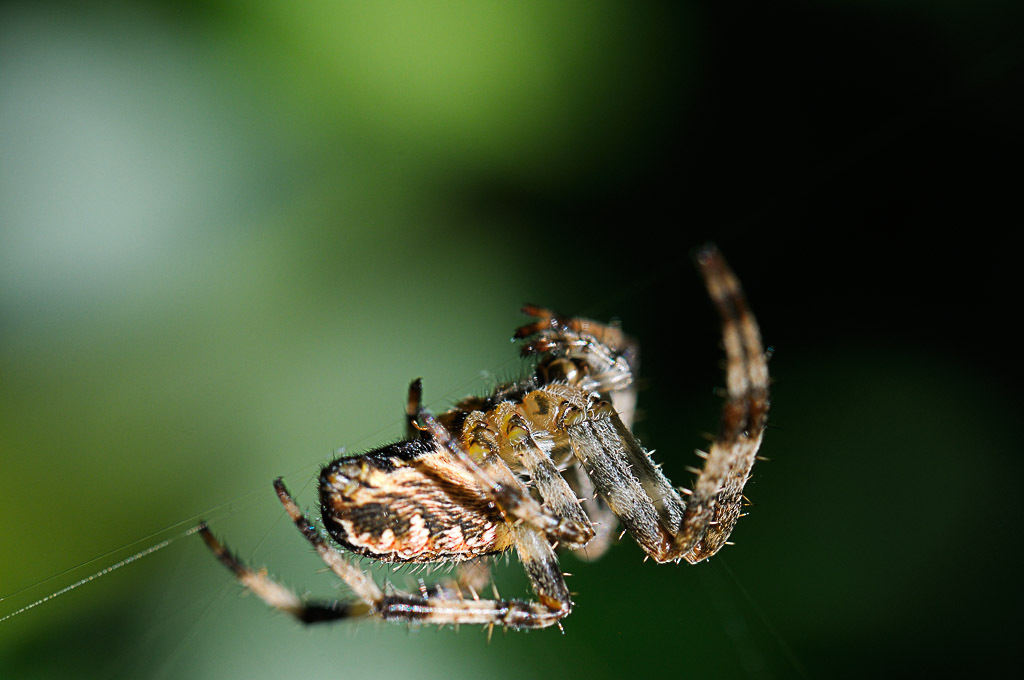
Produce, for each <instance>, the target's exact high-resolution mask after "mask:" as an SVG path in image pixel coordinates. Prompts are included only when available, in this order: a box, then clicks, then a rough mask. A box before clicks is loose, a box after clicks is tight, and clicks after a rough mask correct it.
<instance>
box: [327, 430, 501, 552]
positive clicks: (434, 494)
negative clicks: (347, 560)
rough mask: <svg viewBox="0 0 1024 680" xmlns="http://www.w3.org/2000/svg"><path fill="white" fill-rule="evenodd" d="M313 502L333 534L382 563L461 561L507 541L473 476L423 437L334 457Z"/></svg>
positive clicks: (496, 548) (498, 517)
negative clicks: (337, 457) (362, 452)
mask: <svg viewBox="0 0 1024 680" xmlns="http://www.w3.org/2000/svg"><path fill="white" fill-rule="evenodd" d="M320 503H321V515H322V518H323V521H324V525H325V526H326V528H327V531H328V533H330V535H331V536H332V537H333V538H334V540H336V541H337V542H338V543H340V544H341V545H343V546H345V547H346V548H349V549H350V550H352V551H353V552H356V553H359V554H361V555H366V556H368V557H373V558H374V559H377V560H382V561H385V562H434V561H442V560H443V561H462V560H467V559H472V558H474V557H479V556H480V555H486V554H489V553H495V552H501V551H503V550H506V549H507V548H509V547H510V546H511V544H512V538H511V536H510V535H509V532H508V529H507V527H506V525H505V523H504V522H503V520H502V517H501V513H500V512H498V511H497V510H496V509H495V508H494V507H493V505H492V504H490V503H489V501H488V500H487V498H486V497H485V495H484V491H483V490H482V489H480V488H479V486H478V485H477V483H476V480H474V479H473V478H472V477H471V476H470V475H469V474H468V473H467V472H466V470H465V468H463V467H461V466H459V465H457V464H455V463H454V462H453V461H452V460H451V456H450V455H448V454H447V452H445V451H443V450H442V449H441V448H440V447H438V446H437V445H436V444H434V442H432V441H429V440H412V441H404V442H398V443H396V444H391V445H390V446H385V447H383V448H380V449H377V450H375V451H371V452H370V453H367V454H364V455H361V456H355V457H352V458H339V459H337V460H335V461H333V462H332V463H330V464H329V465H327V466H326V467H325V468H324V469H323V471H322V472H321V474H320Z"/></svg>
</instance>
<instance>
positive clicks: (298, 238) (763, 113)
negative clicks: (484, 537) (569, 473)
mask: <svg viewBox="0 0 1024 680" xmlns="http://www.w3.org/2000/svg"><path fill="white" fill-rule="evenodd" d="M1017 5H1018V3H1010V2H1005V3H1001V2H974V3H969V4H966V3H953V2H931V3H923V2H913V1H911V0H906V1H904V2H885V3H883V2H872V1H871V0H845V1H832V2H826V1H824V0H822V1H819V2H792V1H783V2H773V3H760V2H739V3H721V2H711V1H710V0H708V1H706V2H686V3H675V4H665V5H661V4H643V5H638V4H635V3H634V4H627V3H614V2H579V3H540V2H537V3H532V2H516V3H507V2H471V3H470V2H467V3H413V2H390V3H372V4H371V3H331V2H306V3H276V2H258V1H257V2H244V3H243V2H233V1H231V0H219V1H217V0H214V1H213V2H205V3H200V2H185V3H177V2H170V1H163V2H161V1H155V0H154V1H151V2H136V3H106V2H105V3H99V2H86V3H81V2H78V3H60V2H36V3H10V2H5V3H2V4H0V386H2V387H0V480H2V481H3V484H4V491H5V493H4V494H3V497H2V501H0V504H2V505H0V508H2V517H3V521H2V522H0V597H3V599H2V600H0V618H3V617H4V616H7V615H9V614H11V613H12V612H16V611H18V610H19V609H21V608H22V607H25V606H27V605H30V604H31V603H32V602H34V601H36V600H38V599H40V598H44V597H46V596H47V595H49V594H50V593H53V592H56V591H59V590H62V589H64V588H66V587H68V586H70V585H72V584H74V583H75V582H77V581H78V580H80V579H83V578H86V577H88V576H89V575H90V574H93V573H95V572H97V571H100V570H101V569H104V568H106V567H108V566H110V565H112V564H116V563H117V562H118V561H120V560H122V559H124V558H126V557H128V556H130V555H132V554H133V553H135V552H137V551H141V550H144V549H145V548H147V547H149V546H151V545H154V544H156V543H158V542H159V541H162V540H171V541H172V542H171V543H170V545H169V546H168V547H166V548H165V549H163V550H161V551H159V552H156V553H155V554H152V555H150V556H147V557H145V558H143V559H141V560H139V561H138V562H135V563H133V564H131V565H129V566H127V567H125V568H123V569H119V570H116V571H114V572H112V573H110V574H109V575H107V576H105V577H103V578H100V579H97V580H94V581H92V582H90V583H88V584H87V585H85V586H84V587H81V588H77V589H75V590H72V591H70V592H68V593H66V594H63V595H61V596H59V597H58V598H55V599H53V600H52V601H50V602H46V603H44V604H42V605H41V606H38V607H35V608H32V609H30V610H28V611H25V612H24V613H21V614H19V615H17V616H15V617H13V618H9V619H7V620H4V621H2V622H0V676H2V677H4V678H8V677H10V678H50V677H69V676H71V677H96V678H108V677H126V678H224V677H253V678H263V677H268V678H269V677H280V676H284V675H288V676H293V677H300V676H301V677H325V676H330V677H334V676H341V675H344V676H346V677H367V676H370V675H373V676H375V677H380V676H383V677H406V676H407V677H413V676H415V677H417V678H435V677H436V678H458V677H472V676H480V675H484V674H486V675H487V676H489V677H495V678H505V677H507V678H521V677H559V678H567V677H588V678H604V677H609V678H611V677H616V678H621V677H631V676H633V675H636V674H641V675H643V676H644V677H647V676H654V675H655V674H658V675H662V676H665V675H669V676H686V677H754V678H768V677H800V676H809V677H844V676H849V677H860V676H862V675H864V674H868V673H870V674H871V675H875V676H878V675H883V676H884V675H888V674H894V675H895V674H904V673H906V672H908V671H918V672H924V673H931V674H945V673H954V672H970V673H971V674H972V675H974V674H978V673H980V674H983V675H988V674H990V672H993V671H995V670H997V669H999V668H1000V667H1002V666H1003V665H1004V664H1010V663H1016V661H1017V657H1018V656H1019V653H1018V652H1017V651H1016V650H1015V647H1014V646H1015V645H1016V644H1017V640H1018V639H1019V633H1020V630H1019V624H1018V623H1017V619H1018V612H1019V611H1020V605H1021V593H1020V586H1019V579H1018V578H1017V574H1016V567H1017V565H1018V564H1019V553H1020V549H1019V540H1017V539H1016V538H1014V537H1015V536H1017V535H1018V534H1019V530H1018V529H1017V527H1016V526H1015V520H1016V517H1017V515H1018V514H1019V511H1018V508H1019V502H1018V501H1019V497H1020V496H1019V492H1018V490H1017V479H1018V478H1019V476H1020V473H1021V465H1020V459H1019V456H1018V454H1019V452H1020V445H1019V443H1017V441H1018V440H1017V438H1016V434H1017V432H1016V430H1017V427H1016V422H1017V420H1019V415H1018V416H1014V414H1015V413H1018V412H1019V396H1017V391H1016V390H1017V385H1018V381H1019V379H1020V359H1019V357H1018V356H1017V355H1018V354H1019V353H1018V352H1016V350H1015V348H1014V346H1013V345H1012V344H1010V343H1009V342H1008V339H1004V335H1005V334H1006V331H1007V326H1006V323H1007V318H1008V317H1010V318H1012V313H1013V312H1014V311H1015V310H1016V309H1017V307H1019V301H1017V300H1015V299H1011V296H1010V295H1009V292H1010V291H1012V290H1013V289H1014V288H1015V283H1016V280H1017V278H1018V277H1017V276H1016V269H1017V267H1016V259H1017V257H1018V253H1019V248H1018V247H1017V246H1018V240H1017V230H1018V229H1019V228H1020V225H1021V223H1022V220H1021V210H1020V182H1019V173H1017V174H1016V175H1015V174H1014V173H1008V172H1007V171H1006V170H1004V167H1005V165H1004V164H1005V163H1010V164H1012V165H1019V159H1020V158H1021V156H1022V153H1021V152H1022V151H1024V148H1022V147H1024V134H1022V124H1021V121H1022V120H1024V110H1022V106H1021V91H1022V90H1021V79H1020V73H1021V67H1022V63H1024V59H1022V56H1024V55H1022V51H1024V48H1022V45H1021V41H1020V39H1019V38H1020V35H1021V33H1020V28H1021V23H1020V11H1019V9H1017ZM1014 170H1015V171H1016V169H1014ZM707 240H713V241H715V242H716V243H718V244H719V245H720V247H721V248H722V250H723V251H724V252H725V254H726V256H727V257H728V258H729V259H730V261H731V262H732V264H733V266H734V268H735V269H736V270H737V272H738V273H739V275H740V277H741V279H742V280H743V281H744V284H745V286H746V288H747V290H748V293H749V297H750V300H751V303H752V305H753V307H754V309H755V311H756V313H757V314H758V316H759V318H760V321H761V323H762V327H763V331H764V334H765V339H766V342H767V343H769V344H771V345H773V346H774V347H775V349H776V353H775V357H774V359H773V360H772V366H771V368H772V372H773V375H774V376H775V379H776V381H777V382H776V384H775V390H774V395H773V396H774V409H773V425H774V427H773V429H772V430H771V431H770V432H769V433H768V435H767V437H766V444H765V449H764V454H765V455H766V456H768V457H769V458H771V459H772V461H771V462H769V463H762V464H759V465H758V466H757V467H756V468H755V476H754V480H753V482H752V484H751V485H750V486H749V487H748V496H750V498H751V499H752V500H753V502H754V507H753V508H752V509H751V514H750V516H749V517H747V518H746V519H744V521H743V522H742V523H741V524H740V526H739V528H738V530H737V531H736V533H735V534H734V540H735V542H736V544H737V545H736V546H735V547H732V548H730V549H728V550H727V551H725V553H724V554H722V555H721V556H719V557H718V558H716V559H715V560H713V561H711V562H710V563H707V564H703V565H700V566H697V567H687V566H656V565H653V564H650V563H647V564H644V563H642V559H641V558H642V554H641V553H640V551H639V549H637V548H636V547H635V546H634V545H633V544H632V543H631V542H630V540H629V539H628V538H627V539H624V540H623V541H622V542H621V545H620V546H618V547H617V548H616V549H614V550H612V551H611V552H610V553H609V554H608V555H607V556H606V557H605V558H603V559H602V560H600V561H598V562H595V563H593V564H582V563H579V562H577V561H575V560H574V559H573V558H571V557H567V558H566V559H565V569H566V571H569V572H572V573H573V574H574V576H573V577H572V578H571V579H570V587H571V588H572V589H573V590H574V591H575V592H576V593H577V595H576V603H577V608H576V611H575V612H574V613H573V614H572V616H571V617H570V618H569V619H568V620H567V621H566V622H565V626H566V633H565V635H564V636H563V635H560V634H559V632H558V631H557V630H547V631H540V632H535V633H530V634H524V633H515V634H513V633H509V634H508V635H501V634H496V635H495V637H494V639H493V641H492V642H491V643H490V645H488V644H487V643H486V640H485V636H484V635H483V634H482V633H481V632H480V631H478V630H476V629H472V628H465V627H464V628H462V629H461V630H460V631H458V632H455V631H452V630H447V629H446V630H441V631H435V630H433V629H429V630H413V631H408V630H406V629H405V628H403V627H400V626H387V625H383V624H378V623H373V622H362V623H353V624H351V625H347V624H342V625H334V626H326V627H317V628H311V629H306V628H302V627H300V626H299V625H298V624H296V623H295V622H293V621H292V620H291V619H289V618H288V617H286V616H284V615H281V614H279V613H275V612H271V611H269V610H268V609H267V608H266V607H265V606H264V605H262V603H260V602H259V601H258V600H257V599H256V598H254V597H246V596H243V595H242V594H241V591H240V589H239V588H238V586H237V585H236V584H235V583H234V582H233V581H232V580H231V578H230V576H229V575H228V573H227V572H226V571H225V570H224V569H223V568H222V567H221V566H220V565H219V564H217V563H216V562H215V561H214V560H213V559H212V558H211V556H210V555H209V554H208V553H207V552H206V550H205V549H204V548H203V547H202V545H201V543H200V541H199V540H198V539H197V538H196V537H194V536H192V537H187V538H179V537H180V536H181V535H182V534H183V532H185V531H186V530H187V529H188V528H189V527H190V526H192V525H194V523H195V522H196V521H197V519H198V518H199V517H205V518H207V519H209V520H210V521H211V523H212V525H213V527H214V529H215V530H216V531H217V533H218V534H219V535H220V536H222V537H225V539H226V540H227V542H228V543H229V544H230V545H231V546H232V547H234V548H235V549H236V550H237V551H238V552H239V553H240V554H241V555H242V556H243V557H244V558H245V559H246V560H248V561H250V562H251V563H254V564H265V565H267V566H268V567H269V569H270V570H271V572H272V573H274V574H276V575H278V576H279V577H280V578H281V579H282V580H283V581H284V582H286V583H288V584H291V585H294V586H295V587H297V588H299V589H300V590H303V589H308V590H309V591H310V592H313V593H318V594H324V595H330V594H339V595H343V593H342V592H339V591H337V590H336V588H337V585H336V582H335V580H334V579H332V578H331V577H330V576H329V575H327V574H324V573H322V564H321V563H320V562H319V561H318V560H317V559H316V557H315V556H314V555H312V554H311V552H310V550H309V549H308V548H307V547H306V545H305V544H304V543H303V541H302V539H301V537H300V536H299V535H298V534H297V533H296V532H295V531H294V529H293V528H292V527H290V526H288V525H287V523H286V522H284V521H282V518H281V515H282V513H281V511H280V506H279V504H278V503H277V502H276V500H275V498H274V495H273V492H272V489H271V487H270V481H271V480H272V479H273V478H275V477H276V476H279V475H284V476H285V477H286V479H287V481H288V482H289V484H290V486H291V487H292V490H293V491H295V492H296V493H298V494H299V496H300V498H301V500H302V502H303V503H304V504H307V505H313V503H314V498H315V488H314V483H313V481H312V480H313V479H314V475H315V473H316V470H317V468H318V466H319V465H321V464H323V463H324V462H326V461H327V460H329V459H330V458H331V457H332V455H333V454H334V452H335V450H336V449H338V448H339V447H344V448H345V449H346V450H347V451H349V452H358V451H360V450H365V449H367V448H370V447H374V446H378V445H381V444H384V443H386V442H388V441H391V440H393V439H395V438H396V437H398V436H399V434H400V432H401V419H400V414H401V410H402V407H403V402H404V395H405V389H406V386H407V384H408V381H409V380H410V379H411V378H414V377H417V376H422V377H423V379H424V384H425V389H426V398H427V401H428V403H429V404H430V405H431V406H432V407H433V408H436V409H439V410H440V409H444V408H445V407H446V406H447V405H448V404H450V403H451V401H452V400H455V399H457V398H459V397H461V396H463V395H464V394H466V393H469V392H473V391H481V390H486V389H488V386H489V385H493V384H494V382H495V381H497V380H501V379H504V378H507V377H509V376H512V375H515V374H516V373H517V371H519V370H520V368H521V365H520V363H519V361H518V360H517V359H516V357H515V351H514V348H513V347H512V346H511V345H510V344H509V342H508V338H509V336H510V334H511V331H512V329H513V328H514V327H515V326H516V325H518V324H519V323H520V322H521V317H519V315H518V314H517V312H516V310H517V308H518V307H519V305H521V304H522V303H523V302H527V301H529V302H536V303H539V304H544V305H547V306H551V307H554V308H556V309H561V310H564V311H567V312H571V313H579V314H585V315H590V316H594V317H596V318H601V319H606V318H612V317H617V318H621V319H622V320H623V323H624V325H625V327H626V328H627V329H629V330H630V331H631V332H632V333H633V334H634V335H636V337H637V338H638V339H639V340H640V342H641V346H642V348H643V351H644V363H643V369H642V374H643V386H644V390H643V392H642V393H641V397H640V405H641V408H642V411H643V413H642V414H641V419H640V421H639V422H638V424H637V431H638V433H639V435H640V437H641V439H642V441H643V442H644V443H645V444H646V445H647V446H648V447H649V448H654V449H656V450H657V453H656V456H657V457H658V458H659V459H660V460H661V461H663V462H664V463H665V469H666V470H667V472H668V473H669V475H670V476H671V477H673V478H674V479H675V480H676V481H677V482H678V483H680V484H682V483H685V482H686V481H687V477H688V474H687V473H686V472H685V470H684V468H685V466H687V465H690V464H693V463H694V462H695V458H694V456H693V454H692V450H693V449H694V448H695V447H698V446H702V445H703V441H704V440H703V439H702V438H701V436H700V433H701V432H706V431H711V430H713V429H714V428H715V427H716V423H717V417H718V416H717V411H718V408H719V405H720V404H719V400H718V399H716V398H715V396H714V394H713V388H714V387H715V386H717V385H720V384H721V383H722V377H721V373H720V366H719V363H718V362H719V360H720V358H721V353H720V349H719V347H718V344H717V329H716V320H715V317H714V315H713V313H712V310H711V309H710V308H709V305H708V304H707V302H706V301H705V299H704V294H703V292H702V290H701V289H700V286H699V282H698V281H697V278H696V276H694V274H693V272H692V267H691V265H690V262H689V253H690V251H691V250H692V249H693V248H694V247H695V246H698V245H700V244H701V243H703V242H705V241H707ZM1008 312H1009V313H1010V314H1008ZM376 573H377V577H378V579H379V580H383V579H384V578H387V577H389V574H388V572H386V571H381V572H376ZM497 573H498V585H499V586H500V589H501V591H502V593H503V594H504V595H513V594H514V595H522V594H525V593H526V591H527V584H526V581H525V578H524V577H523V576H522V573H521V569H520V567H519V566H518V564H517V561H516V559H515V558H514V557H513V558H512V559H511V562H510V564H509V566H508V567H504V566H502V567H500V568H499V569H498V570H497ZM390 578H393V579H394V580H395V582H396V583H398V584H399V585H402V586H408V585H409V584H410V583H411V582H413V579H414V577H413V576H410V575H408V574H407V573H405V572H398V573H395V574H392V575H390Z"/></svg>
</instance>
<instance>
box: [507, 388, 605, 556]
mask: <svg viewBox="0 0 1024 680" xmlns="http://www.w3.org/2000/svg"><path fill="white" fill-rule="evenodd" d="M531 397H533V398H534V399H536V396H535V395H529V396H527V397H526V399H530V398H531ZM493 422H494V424H495V425H496V426H497V428H498V432H499V441H500V442H501V444H503V447H502V448H503V450H502V454H503V456H507V457H510V458H513V459H514V460H515V462H516V463H518V464H519V465H521V466H522V467H523V468H524V469H525V470H526V472H527V473H528V474H529V475H530V479H531V480H532V481H533V485H534V487H535V488H536V489H537V492H538V493H539V494H540V497H541V498H542V499H543V501H544V503H543V505H542V508H543V509H544V510H545V511H546V512H547V513H549V514H552V515H554V516H555V517H557V518H558V519H559V527H560V533H561V534H563V535H564V536H566V538H564V539H563V540H562V541H561V542H560V545H562V546H564V547H567V548H581V547H583V546H584V545H586V544H587V543H589V542H590V541H591V539H593V538H594V526H593V524H591V522H590V518H588V517H587V515H586V513H585V512H583V508H582V507H581V506H580V502H579V499H578V497H577V496H576V494H575V493H574V492H573V490H572V488H571V487H570V486H569V484H568V482H566V481H565V478H563V477H562V475H561V474H559V472H558V469H557V468H556V467H555V464H554V462H553V461H552V460H551V457H550V455H549V452H551V451H552V450H554V449H555V447H556V444H555V440H554V439H553V438H552V437H551V435H550V434H548V433H547V432H546V431H543V430H540V429H538V428H535V427H534V426H533V425H532V424H531V423H530V421H529V419H528V418H527V417H526V416H525V415H524V414H523V413H522V412H521V411H520V409H519V408H518V407H517V406H516V405H515V404H513V403H512V402H504V403H502V404H499V405H498V406H497V407H496V408H495V409H494V415H493Z"/></svg>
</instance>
